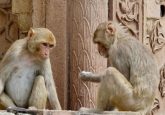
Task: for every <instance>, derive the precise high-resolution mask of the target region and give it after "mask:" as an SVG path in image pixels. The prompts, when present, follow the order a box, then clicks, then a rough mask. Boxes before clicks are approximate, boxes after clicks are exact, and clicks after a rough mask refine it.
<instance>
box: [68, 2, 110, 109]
mask: <svg viewBox="0 0 165 115" xmlns="http://www.w3.org/2000/svg"><path fill="white" fill-rule="evenodd" d="M68 2H69V3H68V6H69V7H68V11H69V12H68V13H69V16H68V17H69V18H68V31H69V34H68V35H69V36H68V38H69V40H68V41H69V43H70V51H69V55H70V67H69V69H70V70H69V72H70V99H69V101H70V104H69V107H70V109H74V110H77V109H78V108H80V107H81V106H86V107H95V100H96V89H97V86H96V85H94V84H91V83H85V82H82V81H81V80H80V79H79V78H78V77H79V72H80V71H82V70H86V71H93V72H94V71H98V70H100V69H103V68H105V67H106V63H107V62H106V59H104V58H103V57H101V56H100V55H99V53H98V51H97V47H96V45H94V44H93V43H92V35H93V32H94V30H95V29H96V27H97V26H98V24H99V23H100V22H103V21H107V19H108V1H107V0H69V1H68Z"/></svg>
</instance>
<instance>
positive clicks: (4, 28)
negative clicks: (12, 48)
mask: <svg viewBox="0 0 165 115" xmlns="http://www.w3.org/2000/svg"><path fill="white" fill-rule="evenodd" d="M0 12H2V13H3V14H4V15H5V16H6V17H7V23H6V24H5V25H4V26H2V27H1V28H0V34H2V33H3V32H5V39H6V40H7V41H8V42H10V43H12V42H13V41H14V40H13V38H12V37H11V36H10V34H9V31H10V27H11V25H12V24H13V23H14V20H13V19H12V18H11V13H10V12H8V11H6V10H4V9H3V8H0Z"/></svg>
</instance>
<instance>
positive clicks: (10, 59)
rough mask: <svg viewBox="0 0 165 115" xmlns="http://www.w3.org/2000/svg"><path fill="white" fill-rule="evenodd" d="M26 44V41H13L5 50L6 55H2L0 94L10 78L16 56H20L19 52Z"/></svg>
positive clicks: (0, 63)
mask: <svg viewBox="0 0 165 115" xmlns="http://www.w3.org/2000/svg"><path fill="white" fill-rule="evenodd" d="M25 43H26V39H20V40H17V41H15V42H14V43H13V44H12V45H11V46H10V48H9V49H8V50H7V52H6V54H5V55H4V57H3V59H2V61H1V62H0V94H1V92H2V91H3V89H4V85H5V82H6V80H7V79H8V78H9V77H10V74H11V72H12V69H13V68H12V66H13V65H14V64H13V63H15V60H16V59H17V56H18V54H20V52H21V50H20V49H23V48H22V47H24V44H25Z"/></svg>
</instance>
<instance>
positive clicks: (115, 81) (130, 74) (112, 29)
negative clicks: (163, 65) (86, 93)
mask: <svg viewBox="0 0 165 115" xmlns="http://www.w3.org/2000/svg"><path fill="white" fill-rule="evenodd" d="M93 42H94V43H96V44H97V45H98V51H99V53H100V54H101V55H103V56H104V57H106V58H108V60H110V65H111V67H108V68H107V69H106V70H104V71H102V72H101V73H97V74H96V73H92V72H85V71H82V72H81V73H80V78H81V79H82V80H84V81H92V82H100V87H99V91H98V96H97V108H96V109H93V110H92V109H89V110H88V109H85V108H83V109H80V110H82V111H83V110H87V111H88V112H89V111H90V112H91V111H92V112H99V111H108V110H113V109H118V110H121V111H136V112H137V111H138V112H142V113H144V114H148V113H149V112H150V110H151V107H152V104H153V102H154V99H155V91H156V90H157V88H158V79H159V75H158V69H157V65H156V62H155V60H154V57H153V55H152V53H151V52H149V51H148V50H147V49H146V48H145V47H144V46H143V45H142V44H141V43H140V42H139V41H138V40H137V39H136V38H134V37H131V36H130V35H129V34H127V33H126V30H125V29H124V28H123V26H121V25H120V24H117V23H115V22H112V21H109V22H105V23H101V24H100V25H99V26H98V27H97V29H96V31H95V32H94V37H93Z"/></svg>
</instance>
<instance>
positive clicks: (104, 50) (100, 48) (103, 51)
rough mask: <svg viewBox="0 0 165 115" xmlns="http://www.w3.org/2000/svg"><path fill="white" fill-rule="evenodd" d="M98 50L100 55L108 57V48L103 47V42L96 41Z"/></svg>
mask: <svg viewBox="0 0 165 115" xmlns="http://www.w3.org/2000/svg"><path fill="white" fill-rule="evenodd" d="M97 47H98V51H99V54H100V55H101V56H104V57H105V58H108V49H107V48H105V47H104V45H103V44H101V43H97Z"/></svg>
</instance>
